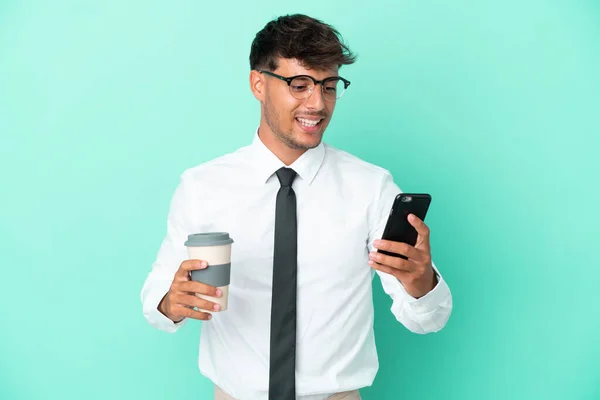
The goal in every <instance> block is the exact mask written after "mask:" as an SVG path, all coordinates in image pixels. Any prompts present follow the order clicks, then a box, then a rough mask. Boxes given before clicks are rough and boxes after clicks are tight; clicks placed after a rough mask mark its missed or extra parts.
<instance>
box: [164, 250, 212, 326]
mask: <svg viewBox="0 0 600 400" xmlns="http://www.w3.org/2000/svg"><path fill="white" fill-rule="evenodd" d="M207 265H208V264H207V263H206V261H204V260H186V261H184V262H182V263H181V265H180V266H179V269H178V270H177V272H176V273H175V276H174V278H173V282H172V283H171V287H170V288H169V291H168V292H167V294H166V295H165V297H164V298H163V300H162V301H161V302H160V304H159V306H158V308H159V310H160V312H162V313H163V314H164V315H165V316H166V317H167V318H169V319H170V320H171V321H173V322H179V321H181V320H183V319H184V318H194V319H199V320H209V319H211V317H212V316H211V315H210V314H209V313H208V312H207V310H214V311H218V310H219V309H220V308H221V306H220V305H219V304H216V303H215V302H212V301H210V300H207V299H204V298H201V297H199V295H205V296H210V297H211V298H219V297H221V295H222V291H221V290H219V289H218V288H216V287H214V286H211V285H207V284H206V283H202V282H196V281H193V280H192V279H191V277H190V274H191V272H193V271H197V270H202V269H205V268H206V267H207ZM195 308H196V309H198V310H200V311H196V310H195Z"/></svg>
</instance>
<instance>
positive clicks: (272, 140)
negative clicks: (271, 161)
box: [258, 121, 306, 165]
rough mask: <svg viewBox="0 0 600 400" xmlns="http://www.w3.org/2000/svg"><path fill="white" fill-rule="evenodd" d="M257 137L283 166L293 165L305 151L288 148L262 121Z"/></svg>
mask: <svg viewBox="0 0 600 400" xmlns="http://www.w3.org/2000/svg"><path fill="white" fill-rule="evenodd" d="M258 136H259V139H260V140H262V142H263V144H264V145H265V146H266V147H267V148H268V149H269V150H271V152H272V153H273V154H275V156H276V157H277V158H279V159H280V160H281V162H283V163H284V164H285V165H291V164H293V163H294V161H296V160H297V159H298V158H299V157H300V156H301V155H302V154H304V153H305V152H306V149H294V148H292V147H290V146H288V145H287V144H286V143H284V142H283V141H282V140H281V139H280V138H278V137H277V135H275V134H274V133H273V131H272V130H271V128H269V126H268V125H267V124H266V123H265V122H264V121H261V122H260V126H259V128H258Z"/></svg>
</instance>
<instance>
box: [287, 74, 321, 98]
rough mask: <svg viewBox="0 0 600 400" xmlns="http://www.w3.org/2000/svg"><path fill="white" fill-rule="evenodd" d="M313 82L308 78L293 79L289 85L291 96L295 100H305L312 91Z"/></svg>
mask: <svg viewBox="0 0 600 400" xmlns="http://www.w3.org/2000/svg"><path fill="white" fill-rule="evenodd" d="M314 86H315V84H314V82H313V81H311V80H310V79H308V78H303V77H300V78H294V79H293V80H292V82H291V83H290V91H291V92H292V96H294V97H295V98H297V99H305V98H307V97H308V96H310V94H311V93H312V91H313V89H314Z"/></svg>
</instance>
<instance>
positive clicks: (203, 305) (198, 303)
mask: <svg viewBox="0 0 600 400" xmlns="http://www.w3.org/2000/svg"><path fill="white" fill-rule="evenodd" d="M174 300H175V302H176V303H177V304H180V305H182V306H186V307H192V308H193V307H196V308H199V309H202V310H213V311H219V310H220V309H221V306H220V305H219V304H217V303H214V302H212V301H209V300H206V299H202V298H200V297H198V296H194V295H190V294H180V295H176V296H175V297H174Z"/></svg>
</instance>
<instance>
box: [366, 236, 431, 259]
mask: <svg viewBox="0 0 600 400" xmlns="http://www.w3.org/2000/svg"><path fill="white" fill-rule="evenodd" d="M373 245H374V247H375V248H376V249H378V250H384V251H389V252H390V253H395V254H400V255H403V256H405V257H408V258H411V259H413V260H417V261H425V254H423V252H422V251H420V250H419V249H417V248H415V247H413V246H411V245H409V244H408V243H403V242H393V241H391V240H376V241H375V243H374V244H373Z"/></svg>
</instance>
